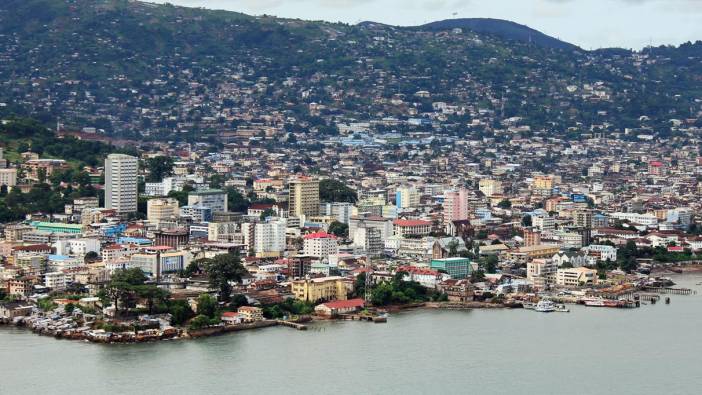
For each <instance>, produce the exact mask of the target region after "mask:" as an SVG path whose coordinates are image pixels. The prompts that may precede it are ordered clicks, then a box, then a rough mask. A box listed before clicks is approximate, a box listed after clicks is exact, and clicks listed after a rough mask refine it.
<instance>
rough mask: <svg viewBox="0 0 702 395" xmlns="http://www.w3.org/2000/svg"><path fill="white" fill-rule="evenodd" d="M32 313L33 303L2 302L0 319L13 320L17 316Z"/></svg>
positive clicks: (0, 304)
mask: <svg viewBox="0 0 702 395" xmlns="http://www.w3.org/2000/svg"><path fill="white" fill-rule="evenodd" d="M30 314H32V305H29V304H26V303H24V302H6V303H0V319H8V320H11V319H13V318H15V317H24V316H28V315H30Z"/></svg>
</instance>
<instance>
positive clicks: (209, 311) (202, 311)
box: [197, 294, 217, 318]
mask: <svg viewBox="0 0 702 395" xmlns="http://www.w3.org/2000/svg"><path fill="white" fill-rule="evenodd" d="M216 312H217V300H216V299H215V298H213V297H212V296H211V295H210V294H201V295H200V296H199V297H198V298H197V314H198V315H204V316H207V317H210V318H214V317H215V314H216Z"/></svg>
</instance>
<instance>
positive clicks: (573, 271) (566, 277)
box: [556, 267, 597, 288]
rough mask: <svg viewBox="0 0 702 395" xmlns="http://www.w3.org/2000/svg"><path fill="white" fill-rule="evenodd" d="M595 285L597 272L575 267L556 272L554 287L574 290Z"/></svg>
mask: <svg viewBox="0 0 702 395" xmlns="http://www.w3.org/2000/svg"><path fill="white" fill-rule="evenodd" d="M595 284H597V270H595V269H588V268H585V267H575V268H569V269H558V270H557V271H556V285H559V286H562V287H569V288H575V287H584V286H592V285H595Z"/></svg>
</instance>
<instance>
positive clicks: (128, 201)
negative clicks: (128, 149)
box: [105, 154, 139, 214]
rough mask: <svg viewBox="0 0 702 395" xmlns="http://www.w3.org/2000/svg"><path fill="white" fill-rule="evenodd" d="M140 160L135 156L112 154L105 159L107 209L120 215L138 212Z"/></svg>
mask: <svg viewBox="0 0 702 395" xmlns="http://www.w3.org/2000/svg"><path fill="white" fill-rule="evenodd" d="M138 171H139V160H138V159H137V158H135V157H133V156H129V155H123V154H111V155H108V156H107V159H105V208H110V209H115V210H117V212H118V213H119V214H125V213H135V212H136V211H137V199H138V191H137V184H138V182H137V173H138Z"/></svg>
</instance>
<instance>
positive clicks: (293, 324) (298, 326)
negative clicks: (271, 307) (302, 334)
mask: <svg viewBox="0 0 702 395" xmlns="http://www.w3.org/2000/svg"><path fill="white" fill-rule="evenodd" d="M276 322H277V323H278V325H282V326H287V327H289V328H293V329H297V330H298V331H306V330H307V325H303V324H298V323H297V322H291V321H283V320H277V321H276Z"/></svg>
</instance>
